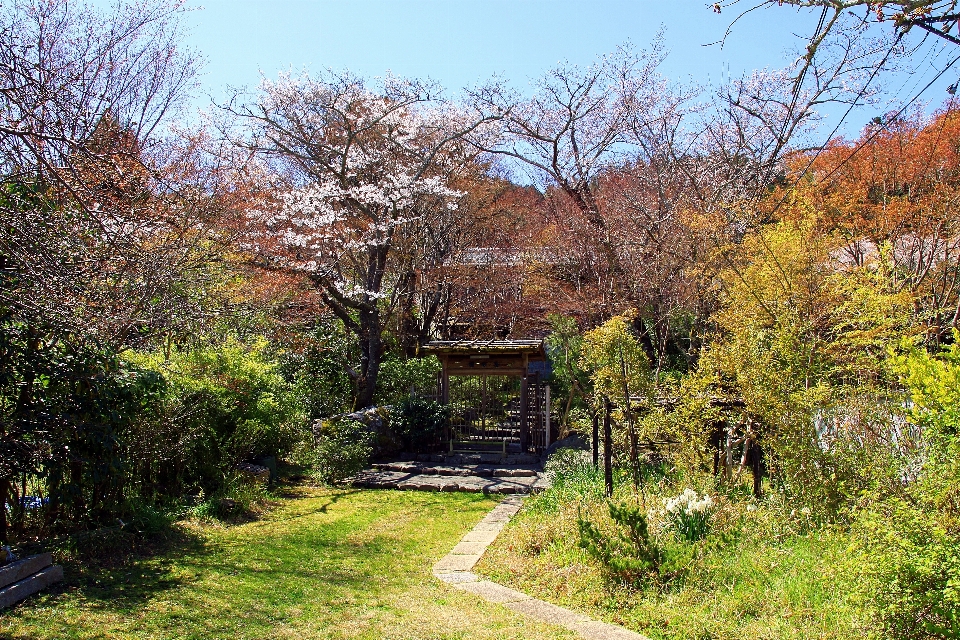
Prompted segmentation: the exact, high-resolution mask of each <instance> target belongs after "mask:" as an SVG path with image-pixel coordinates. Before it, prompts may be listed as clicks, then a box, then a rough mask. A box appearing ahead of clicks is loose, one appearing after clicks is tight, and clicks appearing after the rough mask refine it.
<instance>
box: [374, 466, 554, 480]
mask: <svg viewBox="0 0 960 640" xmlns="http://www.w3.org/2000/svg"><path fill="white" fill-rule="evenodd" d="M373 468H374V469H377V470H379V471H396V472H398V473H411V474H417V475H435V476H480V477H486V478H491V477H496V478H532V477H534V476H536V475H537V471H536V470H535V469H530V468H510V467H492V466H487V467H484V466H466V467H454V466H446V467H443V466H420V465H418V464H414V463H411V462H393V463H390V462H388V463H377V464H374V465H373Z"/></svg>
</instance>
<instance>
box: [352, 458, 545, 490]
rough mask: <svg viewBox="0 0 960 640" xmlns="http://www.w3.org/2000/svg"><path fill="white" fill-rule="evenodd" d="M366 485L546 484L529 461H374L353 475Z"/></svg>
mask: <svg viewBox="0 0 960 640" xmlns="http://www.w3.org/2000/svg"><path fill="white" fill-rule="evenodd" d="M353 485H354V486H357V487H365V488H369V489H400V490H406V491H470V492H474V493H490V494H526V493H536V492H537V491H542V490H543V489H545V488H547V487H548V486H549V484H548V482H547V479H546V478H545V477H543V475H542V474H541V473H540V471H539V470H538V468H537V467H536V466H533V465H493V464H475V465H458V466H452V465H430V464H425V463H418V462H391V463H385V464H375V465H373V468H372V469H368V470H366V471H362V472H360V473H359V474H357V476H356V477H355V478H354V479H353Z"/></svg>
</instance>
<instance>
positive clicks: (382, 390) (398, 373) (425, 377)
mask: <svg viewBox="0 0 960 640" xmlns="http://www.w3.org/2000/svg"><path fill="white" fill-rule="evenodd" d="M440 370H441V366H440V360H439V359H438V358H437V357H436V356H426V357H423V358H406V359H403V358H398V357H396V356H392V355H391V356H388V357H387V358H385V359H384V361H383V362H381V363H380V374H379V376H378V377H377V396H376V403H377V404H378V405H395V404H400V403H403V402H405V400H406V399H407V398H408V397H409V396H410V395H411V393H410V392H411V390H412V391H413V392H414V393H416V392H418V391H428V392H431V393H432V392H434V390H435V389H436V387H437V376H438V375H439V374H440Z"/></svg>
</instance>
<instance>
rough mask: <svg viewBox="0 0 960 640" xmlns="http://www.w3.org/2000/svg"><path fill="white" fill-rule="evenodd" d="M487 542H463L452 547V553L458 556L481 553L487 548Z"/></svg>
mask: <svg viewBox="0 0 960 640" xmlns="http://www.w3.org/2000/svg"><path fill="white" fill-rule="evenodd" d="M488 546H489V545H488V543H486V542H463V541H461V542H460V544H458V545H457V546H455V547H454V548H453V551H451V552H450V553H452V554H453V555H458V556H473V555H477V556H479V555H482V554H483V552H484V551H486V550H487V547H488Z"/></svg>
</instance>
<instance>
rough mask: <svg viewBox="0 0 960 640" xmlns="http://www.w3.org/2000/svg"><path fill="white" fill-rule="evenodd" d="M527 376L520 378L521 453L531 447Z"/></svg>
mask: <svg viewBox="0 0 960 640" xmlns="http://www.w3.org/2000/svg"><path fill="white" fill-rule="evenodd" d="M527 393H528V391H527V376H526V375H524V376H523V377H521V378H520V451H521V453H526V452H527V447H528V446H529V445H530V429H529V426H530V424H529V421H528V419H527Z"/></svg>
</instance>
